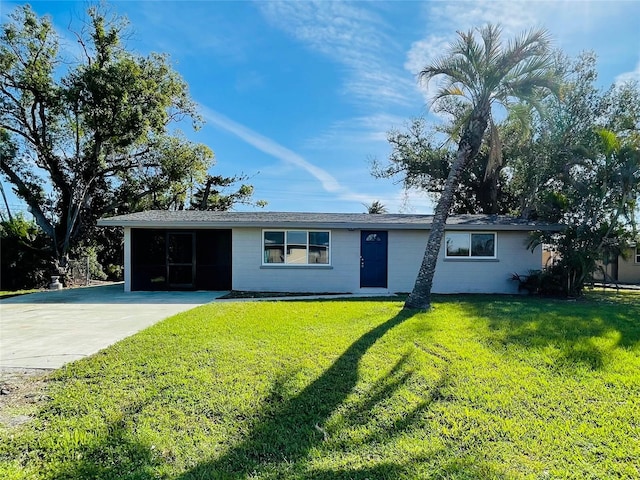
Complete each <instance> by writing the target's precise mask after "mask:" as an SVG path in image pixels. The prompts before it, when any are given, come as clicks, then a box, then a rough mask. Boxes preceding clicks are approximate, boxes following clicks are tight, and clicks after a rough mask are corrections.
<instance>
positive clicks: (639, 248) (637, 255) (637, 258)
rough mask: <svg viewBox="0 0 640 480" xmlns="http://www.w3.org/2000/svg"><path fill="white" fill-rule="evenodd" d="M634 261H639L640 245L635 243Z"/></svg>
mask: <svg viewBox="0 0 640 480" xmlns="http://www.w3.org/2000/svg"><path fill="white" fill-rule="evenodd" d="M636 263H640V245H636Z"/></svg>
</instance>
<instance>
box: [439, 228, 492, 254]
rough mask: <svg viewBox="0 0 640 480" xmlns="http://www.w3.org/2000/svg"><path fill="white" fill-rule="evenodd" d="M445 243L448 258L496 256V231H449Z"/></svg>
mask: <svg viewBox="0 0 640 480" xmlns="http://www.w3.org/2000/svg"><path fill="white" fill-rule="evenodd" d="M445 245H446V251H445V257H446V258H496V234H495V233H485V232H482V233H467V232H464V233H463V232H460V233H458V232H455V233H451V232H448V233H446V234H445Z"/></svg>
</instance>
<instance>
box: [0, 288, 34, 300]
mask: <svg viewBox="0 0 640 480" xmlns="http://www.w3.org/2000/svg"><path fill="white" fill-rule="evenodd" d="M39 291H40V290H38V289H36V288H33V289H30V290H0V299H1V298H9V297H16V296H18V295H26V294H27V293H36V292H39Z"/></svg>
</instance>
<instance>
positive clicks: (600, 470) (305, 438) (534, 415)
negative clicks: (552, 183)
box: [0, 293, 640, 479]
mask: <svg viewBox="0 0 640 480" xmlns="http://www.w3.org/2000/svg"><path fill="white" fill-rule="evenodd" d="M401 308H402V303H401V302H399V301H397V300H389V299H376V300H357V299H353V300H347V301H343V300H340V301H318V300H313V301H292V302H258V303H232V304H221V303H214V304H210V305H206V306H203V307H199V308H197V309H194V310H191V311H189V312H185V313H182V314H180V315H176V316H175V317H172V318H170V319H168V320H166V321H164V322H161V323H159V324H157V325H155V326H154V327H151V328H149V329H147V330H145V331H143V332H141V333H139V334H137V335H135V336H133V337H130V338H128V339H126V340H124V341H122V342H120V343H118V344H116V345H114V346H113V347H110V348H108V349H106V350H104V351H102V352H100V353H99V354H97V355H95V356H93V357H91V358H88V359H86V360H82V361H78V362H74V363H72V364H70V365H68V366H67V367H65V368H63V369H61V370H59V371H57V372H55V373H54V374H53V375H52V376H51V377H50V380H49V382H48V392H47V393H48V395H49V396H50V397H51V400H50V401H48V402H47V403H46V404H45V406H44V408H43V409H42V410H41V411H40V412H39V414H38V417H37V419H36V420H34V421H33V422H31V423H30V424H27V425H23V426H21V427H18V428H10V429H7V428H5V429H2V430H1V431H0V477H1V478H7V479H9V478H52V479H54V478H55V479H62V478H113V479H116V478H117V479H150V478H170V479H196V478H220V479H226V478H228V479H239V478H252V479H254V478H255V479H276V478H278V479H280V478H285V479H286V478H290V479H294V478H312V479H335V478H344V479H365V478H368V479H378V478H388V479H403V478H411V479H423V478H460V479H462V478H469V479H471V478H637V477H639V476H640V469H639V467H638V465H640V425H639V422H640V373H639V372H640V295H638V294H634V293H629V294H624V295H615V294H611V293H609V294H592V295H590V296H589V298H588V299H587V300H580V301H575V302H568V301H562V300H545V299H539V298H529V297H500V296H498V297H492V296H477V297H462V296H461V297H439V298H437V301H436V302H435V308H434V310H432V311H431V312H429V313H419V314H412V313H411V312H409V313H407V312H403V311H402V310H401Z"/></svg>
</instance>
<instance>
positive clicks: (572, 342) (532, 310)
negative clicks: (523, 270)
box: [468, 297, 640, 370]
mask: <svg viewBox="0 0 640 480" xmlns="http://www.w3.org/2000/svg"><path fill="white" fill-rule="evenodd" d="M468 308H470V309H471V310H472V312H473V314H475V315H477V316H479V317H483V318H487V319H488V321H489V328H490V329H491V332H492V336H491V337H489V340H488V341H489V343H491V344H493V345H494V346H500V345H508V344H518V345H520V346H522V347H525V348H533V349H541V348H552V349H554V350H555V354H554V355H553V359H554V362H553V363H554V365H553V366H555V367H556V368H559V369H562V370H566V369H567V368H587V369H589V370H598V369H601V368H602V367H603V366H604V365H605V363H606V362H607V359H608V357H609V355H610V354H611V352H612V350H613V349H616V348H619V347H623V348H633V347H635V346H637V345H638V343H639V342H640V304H633V303H631V304H619V303H615V302H598V301H592V300H580V301H566V300H565V301H563V300H545V299H537V298H523V299H519V298H517V297H516V298H512V299H509V300H506V299H504V298H498V299H497V300H495V301H491V300H490V299H489V298H487V299H486V300H483V301H482V302H476V303H470V304H468Z"/></svg>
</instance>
